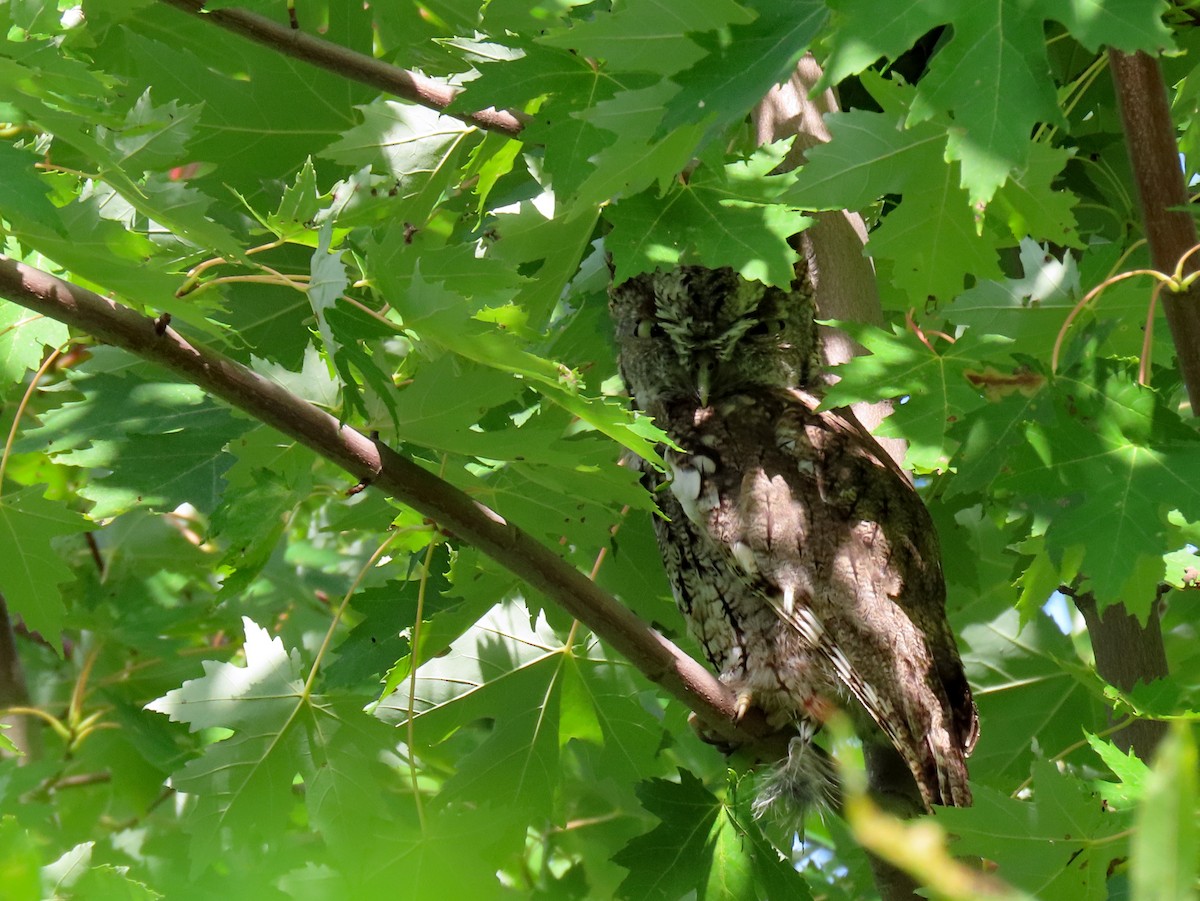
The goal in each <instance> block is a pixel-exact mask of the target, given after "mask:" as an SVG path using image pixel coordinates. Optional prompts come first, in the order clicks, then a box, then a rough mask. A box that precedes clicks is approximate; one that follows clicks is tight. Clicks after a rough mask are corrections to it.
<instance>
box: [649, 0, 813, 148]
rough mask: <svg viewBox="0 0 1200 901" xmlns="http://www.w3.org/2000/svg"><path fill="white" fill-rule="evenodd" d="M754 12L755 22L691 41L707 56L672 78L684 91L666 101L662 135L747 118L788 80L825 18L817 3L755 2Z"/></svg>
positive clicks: (693, 36) (800, 0)
mask: <svg viewBox="0 0 1200 901" xmlns="http://www.w3.org/2000/svg"><path fill="white" fill-rule="evenodd" d="M752 8H753V9H754V11H755V12H756V13H758V17H757V18H756V19H755V20H754V21H753V22H749V23H746V24H744V25H742V24H731V25H730V26H729V28H728V30H727V31H725V30H724V29H722V31H721V32H719V33H718V32H705V33H693V34H691V35H690V37H691V39H692V40H693V41H695V42H696V43H697V44H699V45H700V46H701V47H702V48H703V49H704V50H706V51H707V55H706V56H705V57H704V58H703V59H702V60H699V61H698V62H697V63H695V65H693V66H692V67H691V68H690V69H687V70H685V71H683V72H680V73H679V74H678V75H676V76H674V77H673V78H672V80H673V81H674V82H675V83H676V84H679V85H682V90H680V91H679V93H677V94H676V95H675V96H674V97H672V98H671V100H670V101H668V103H667V105H666V109H665V115H664V116H663V120H662V126H661V132H660V133H664V132H667V131H670V130H671V129H674V128H678V127H679V126H681V125H689V124H693V123H697V122H709V123H711V122H714V121H715V122H716V123H717V124H719V125H724V124H726V123H727V122H729V121H731V120H732V119H734V118H737V117H740V116H743V115H745V112H746V110H748V109H750V108H751V107H753V106H754V105H755V104H756V103H758V101H759V100H761V99H762V96H763V95H764V94H765V93H766V92H767V91H768V90H769V89H770V88H771V87H772V86H774V85H776V84H778V83H779V82H781V81H783V80H784V79H785V78H787V76H788V74H789V73H790V72H791V70H792V68H793V67H794V66H795V65H796V61H797V60H799V59H800V57H801V56H803V55H804V51H805V50H806V49H807V48H808V45H809V42H810V41H812V40H813V38H815V37H816V36H817V34H818V33H819V32H820V31H821V29H822V27H824V25H825V21H826V19H827V17H828V15H829V12H828V10H827V8H826V6H825V4H824V3H822V2H819V0H756V2H755V3H754V4H752Z"/></svg>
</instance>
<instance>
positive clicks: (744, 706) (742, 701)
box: [733, 688, 754, 723]
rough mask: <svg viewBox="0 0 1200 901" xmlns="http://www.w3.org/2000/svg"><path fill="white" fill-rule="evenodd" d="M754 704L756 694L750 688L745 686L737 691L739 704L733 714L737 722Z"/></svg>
mask: <svg viewBox="0 0 1200 901" xmlns="http://www.w3.org/2000/svg"><path fill="white" fill-rule="evenodd" d="M753 705H754V695H753V693H752V692H751V691H750V689H748V688H743V689H742V690H741V691H739V692H738V693H737V705H736V709H735V711H734V714H733V719H734V721H735V722H739V723H740V722H741V721H742V720H743V719H744V718H745V716H746V714H747V713H748V712H749V710H750V708H751V707H752V706H753Z"/></svg>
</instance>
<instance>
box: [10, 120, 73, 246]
mask: <svg viewBox="0 0 1200 901" xmlns="http://www.w3.org/2000/svg"><path fill="white" fill-rule="evenodd" d="M36 163H37V157H36V156H35V155H34V154H32V153H28V152H27V151H25V150H18V149H17V148H16V147H13V146H12V144H10V143H8V142H7V141H6V142H4V143H3V144H0V209H2V210H4V217H5V218H6V219H9V218H10V217H13V216H15V217H16V218H17V222H21V221H22V220H24V221H28V222H30V223H32V224H34V225H36V226H38V227H40V228H43V229H47V230H48V231H50V232H51V233H53V234H55V235H57V236H59V237H62V238H65V237H66V229H65V227H64V226H63V223H62V220H61V219H60V218H59V215H58V210H57V209H56V208H55V206H54V204H53V203H51V202H50V186H49V185H48V184H46V182H45V181H43V179H42V178H41V177H40V176H39V175H38V174H37V172H36V171H35V170H34V168H33V167H34V165H35V164H36Z"/></svg>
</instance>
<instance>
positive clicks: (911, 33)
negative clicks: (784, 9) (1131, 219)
mask: <svg viewBox="0 0 1200 901" xmlns="http://www.w3.org/2000/svg"><path fill="white" fill-rule="evenodd" d="M832 5H833V7H834V10H835V16H836V22H837V27H836V30H835V32H834V34H835V37H834V46H833V48H832V52H831V55H830V59H829V61H828V63H827V65H826V68H825V79H824V82H825V83H826V84H835V83H837V82H838V81H841V80H842V79H843V78H845V77H846V76H848V75H850V74H853V73H855V72H859V71H862V70H863V69H864V68H866V67H867V66H869V65H871V64H872V63H874V62H875V61H876V60H877V59H878V58H879V57H881V56H887V57H891V58H896V57H897V56H899V55H900V54H902V53H903V52H904V51H905V50H907V49H908V48H909V47H911V46H912V45H913V43H914V42H915V41H916V40H917V39H918V38H920V37H921V36H922V35H924V34H926V33H928V32H929V31H930V30H931V29H933V28H935V27H937V26H939V25H951V26H952V32H951V34H952V37H951V39H950V40H949V41H948V42H947V43H946V44H945V46H944V47H942V48H940V49H939V51H938V52H937V53H936V54H935V56H934V57H933V59H932V61H931V63H930V66H929V72H928V74H927V75H926V76H925V77H924V78H923V79H922V80H921V81H920V83H919V84H918V88H917V97H916V101H915V102H914V104H913V108H912V114H911V118H910V121H911V122H918V121H923V120H925V119H928V118H931V117H933V116H937V115H940V114H945V113H949V114H950V115H951V116H952V117H953V120H954V126H953V128H952V130H951V132H950V140H949V143H948V146H947V151H948V153H949V156H950V158H951V159H955V160H959V161H961V162H962V184H963V186H964V187H966V188H967V189H968V190H969V192H970V195H971V201H972V202H973V203H974V202H986V201H987V200H989V199H990V198H991V197H992V195H993V194H994V193H995V191H996V189H997V188H998V187H999V186H1000V185H1001V184H1003V183H1004V181H1005V179H1006V178H1007V177H1008V175H1009V173H1010V172H1011V171H1012V170H1014V169H1020V168H1022V167H1024V166H1025V165H1026V163H1027V161H1028V160H1029V147H1030V142H1029V133H1030V130H1031V128H1032V126H1033V125H1034V124H1036V123H1037V122H1039V121H1042V122H1051V121H1057V120H1058V119H1059V117H1060V114H1059V111H1058V103H1057V98H1056V96H1055V89H1054V83H1053V81H1052V79H1051V77H1050V67H1049V62H1048V60H1047V56H1046V44H1045V33H1044V20H1045V19H1057V20H1059V21H1061V22H1062V23H1063V24H1064V25H1066V26H1067V28H1068V30H1069V31H1070V32H1071V33H1072V35H1073V36H1074V37H1076V38H1077V39H1078V40H1080V41H1081V42H1082V43H1084V45H1085V46H1087V47H1089V48H1090V49H1093V50H1095V49H1098V47H1099V46H1100V45H1101V44H1108V45H1111V46H1115V47H1118V48H1120V49H1122V50H1125V51H1127V52H1133V51H1136V50H1145V51H1147V52H1150V53H1156V52H1158V51H1159V50H1161V49H1162V48H1163V47H1167V46H1170V44H1171V35H1170V32H1169V31H1168V30H1167V29H1166V28H1165V27H1164V25H1163V23H1162V18H1161V17H1162V13H1163V12H1164V11H1165V5H1164V4H1161V3H1152V4H1142V5H1139V6H1138V7H1136V8H1134V7H1132V6H1130V7H1122V8H1119V9H1118V8H1117V7H1113V6H1111V5H1109V6H1105V5H1100V6H1096V5H1094V4H1077V3H1074V2H1072V0H1040V2H1036V3H1028V2H1024V0H1002V2H999V3H988V2H984V0H976V2H968V3H958V4H953V5H942V4H907V5H901V6H894V7H890V8H888V9H887V10H880V8H879V7H878V5H877V4H875V3H872V2H871V0H837V2H836V3H833V4H832ZM981 84H987V85H989V90H988V92H987V96H986V97H982V98H981V95H980V92H979V89H978V86H979V85H981Z"/></svg>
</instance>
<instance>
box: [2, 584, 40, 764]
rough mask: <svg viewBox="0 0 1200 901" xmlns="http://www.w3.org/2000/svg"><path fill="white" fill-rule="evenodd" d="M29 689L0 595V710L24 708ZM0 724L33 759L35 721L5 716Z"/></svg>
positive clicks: (9, 620)
mask: <svg viewBox="0 0 1200 901" xmlns="http://www.w3.org/2000/svg"><path fill="white" fill-rule="evenodd" d="M28 706H29V689H28V687H27V686H26V684H25V671H24V669H22V667H21V658H20V657H19V656H18V655H17V642H16V636H15V634H14V631H13V624H12V619H11V618H10V617H9V615H8V605H7V604H6V603H5V601H4V595H0V711H2V710H4V708H7V707H28ZM0 722H4V723H5V724H6V725H9V726H11V727H12V728H11V729H9V730H8V731H7V733H6V735H7V736H8V737H9V738H10V739H11V740H12V743H13V744H15V745H16V746H17V748H18V749H19V750H20V751H21V752H22V753H23V754H24V755H25V759H26V760H31V759H34V758H36V757H37V754H38V750H39V744H40V742H39V741H38V738H39V736H38V729H39V725H38V721H37V720H35V719H33V718H32V717H28V716H6V717H4V718H3V719H2V720H0Z"/></svg>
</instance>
